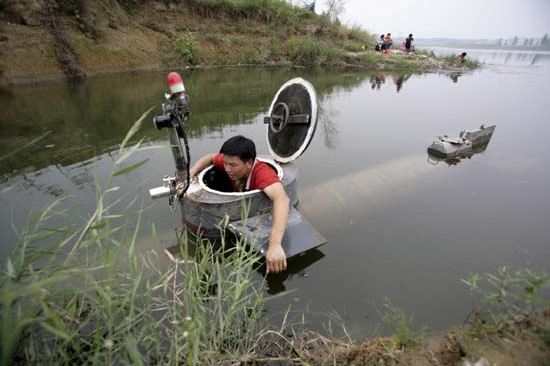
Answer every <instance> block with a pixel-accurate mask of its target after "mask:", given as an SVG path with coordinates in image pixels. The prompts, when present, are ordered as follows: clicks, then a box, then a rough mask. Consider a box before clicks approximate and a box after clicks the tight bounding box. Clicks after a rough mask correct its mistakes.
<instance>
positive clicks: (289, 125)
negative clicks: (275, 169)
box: [264, 78, 317, 163]
mask: <svg viewBox="0 0 550 366" xmlns="http://www.w3.org/2000/svg"><path fill="white" fill-rule="evenodd" d="M264 123H266V124H267V144H268V146H269V153H270V154H271V156H273V159H274V160H275V161H277V162H279V163H288V162H291V161H293V160H295V159H296V158H298V157H299V156H300V155H301V154H302V153H303V152H304V151H305V150H306V149H307V147H308V145H309V143H310V142H311V139H312V138H313V134H314V133H315V128H316V127H317V95H316V93H315V88H314V87H313V85H311V84H310V83H309V82H308V81H306V80H304V79H302V78H295V79H291V80H289V81H287V82H286V83H285V84H284V85H283V86H281V88H280V89H279V91H277V94H275V97H274V98H273V101H272V102H271V106H270V107H269V111H268V116H267V117H265V119H264Z"/></svg>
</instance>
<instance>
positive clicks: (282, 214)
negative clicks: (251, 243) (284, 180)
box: [263, 182, 290, 274]
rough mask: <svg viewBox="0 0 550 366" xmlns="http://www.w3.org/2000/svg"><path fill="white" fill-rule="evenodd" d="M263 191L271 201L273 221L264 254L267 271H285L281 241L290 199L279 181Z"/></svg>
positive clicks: (284, 258)
mask: <svg viewBox="0 0 550 366" xmlns="http://www.w3.org/2000/svg"><path fill="white" fill-rule="evenodd" d="M263 191H264V193H265V194H266V195H267V196H268V197H269V199H271V201H272V202H273V213H272V216H273V223H272V226H271V234H270V235H269V248H268V249H267V254H266V256H265V258H266V263H267V272H266V274H267V273H279V272H283V271H286V255H285V251H284V250H283V246H282V245H281V242H282V240H283V235H284V233H285V228H286V223H287V221H288V209H289V205H290V200H289V199H288V196H287V195H286V192H285V189H284V188H283V185H282V184H281V183H280V182H277V183H273V184H271V185H270V186H267V187H266V188H264V189H263Z"/></svg>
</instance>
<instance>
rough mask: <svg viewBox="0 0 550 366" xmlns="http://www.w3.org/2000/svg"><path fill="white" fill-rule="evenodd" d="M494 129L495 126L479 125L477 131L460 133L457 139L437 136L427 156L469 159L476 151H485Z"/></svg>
mask: <svg viewBox="0 0 550 366" xmlns="http://www.w3.org/2000/svg"><path fill="white" fill-rule="evenodd" d="M495 128H496V125H492V126H489V127H485V126H484V125H481V126H480V127H479V129H477V130H464V131H462V132H460V135H459V136H458V137H449V136H447V135H444V136H438V137H437V139H436V140H434V141H433V142H432V144H431V145H430V146H429V147H428V154H430V155H434V156H436V157H440V158H444V159H451V158H463V157H470V156H472V155H473V154H475V153H476V152H478V151H483V150H485V147H486V146H487V144H488V143H489V141H490V140H491V137H492V136H493V132H494V131H495Z"/></svg>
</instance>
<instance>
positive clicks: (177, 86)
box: [168, 72, 185, 94]
mask: <svg viewBox="0 0 550 366" xmlns="http://www.w3.org/2000/svg"><path fill="white" fill-rule="evenodd" d="M168 86H169V87H170V93H172V94H176V93H183V92H184V91H185V87H184V86H183V80H182V79H181V76H180V74H178V73H177V72H171V73H169V74H168Z"/></svg>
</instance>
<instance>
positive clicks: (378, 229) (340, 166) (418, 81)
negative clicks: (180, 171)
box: [0, 50, 550, 336]
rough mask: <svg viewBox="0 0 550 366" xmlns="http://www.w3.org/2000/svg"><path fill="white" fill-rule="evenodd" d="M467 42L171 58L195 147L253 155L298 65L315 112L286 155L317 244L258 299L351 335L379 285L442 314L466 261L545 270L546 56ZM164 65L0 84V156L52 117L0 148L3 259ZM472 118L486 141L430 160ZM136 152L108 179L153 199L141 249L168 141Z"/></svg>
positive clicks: (455, 297) (455, 310)
mask: <svg viewBox="0 0 550 366" xmlns="http://www.w3.org/2000/svg"><path fill="white" fill-rule="evenodd" d="M440 51H441V52H444V50H440ZM468 55H469V56H472V57H477V58H479V59H480V60H481V61H483V62H484V63H485V68H484V69H482V70H478V71H475V72H473V73H465V74H456V73H455V74H451V75H446V74H424V75H398V74H390V73H374V74H373V73H368V72H342V71H329V70H324V71H321V72H313V71H302V70H298V71H295V70H294V71H292V70H290V71H289V70H268V69H264V70H251V69H235V70H205V71H197V72H193V73H184V75H183V76H184V79H185V81H186V87H187V89H188V91H189V93H190V95H191V98H192V107H191V108H192V111H193V116H192V119H191V121H192V122H191V125H190V134H191V136H192V138H191V141H190V143H191V153H192V157H193V158H197V157H200V156H201V155H202V154H204V153H207V152H215V151H217V150H218V149H219V147H220V145H221V143H222V142H223V141H224V140H225V139H226V138H228V137H230V136H232V135H235V134H244V135H246V136H249V137H251V138H253V139H254V140H255V141H256V142H257V149H258V151H259V152H260V153H267V145H266V141H265V132H264V131H265V126H264V125H263V124H262V118H263V116H264V114H265V112H266V111H267V109H268V107H269V103H270V101H271V98H272V96H273V95H274V93H275V92H276V90H277V89H278V87H279V86H280V85H281V84H282V83H283V82H285V81H286V80H287V79H289V78H291V77H295V76H302V77H305V78H307V79H308V80H310V81H311V82H312V83H313V84H314V85H315V87H316V88H317V91H318V94H319V98H320V105H321V108H322V111H321V115H320V119H319V127H318V129H317V132H316V135H315V137H314V140H313V142H312V143H311V145H310V147H309V149H308V150H307V151H306V152H305V154H304V155H303V156H302V157H300V158H299V159H298V161H297V165H298V167H299V169H300V186H299V195H300V209H301V211H302V212H303V213H304V214H305V215H306V216H307V218H308V219H309V220H310V221H311V223H312V224H313V225H314V226H315V227H316V228H317V229H318V231H319V232H321V234H323V235H324V236H325V237H326V238H327V239H328V244H326V245H325V246H323V247H321V248H320V250H319V251H316V252H312V253H310V254H309V255H308V256H306V257H304V258H302V259H301V260H299V261H297V262H296V263H294V264H293V265H292V266H291V267H292V268H291V271H290V272H291V273H290V274H285V275H282V276H279V277H278V278H272V279H270V280H269V281H268V285H269V293H278V292H280V291H283V290H288V291H290V292H291V293H290V294H288V295H286V296H283V297H280V298H277V299H276V300H273V301H271V302H270V303H269V305H268V307H269V310H270V312H271V313H272V314H277V313H278V312H280V311H285V310H286V309H287V307H288V306H289V304H292V306H293V309H294V310H296V311H297V312H299V311H302V310H308V311H309V312H310V314H311V319H312V326H320V324H321V321H322V320H323V318H324V315H323V316H319V317H318V316H317V315H316V314H329V313H336V314H339V316H340V317H341V318H342V320H343V321H344V323H345V325H346V326H347V329H348V331H350V332H351V334H352V335H353V336H363V335H370V334H373V333H374V332H376V331H377V330H378V329H379V328H378V326H379V324H380V319H381V315H382V309H381V304H382V303H383V302H384V300H385V299H388V300H389V301H391V303H392V304H393V305H395V306H398V307H400V308H402V309H404V310H406V311H407V312H408V313H409V314H411V315H413V316H414V319H415V322H416V323H417V324H419V325H427V326H429V327H430V328H432V329H442V328H444V327H447V326H449V325H454V324H457V323H460V322H462V321H463V320H464V318H465V317H466V315H467V314H468V312H469V310H470V306H471V298H470V295H469V293H468V289H467V288H466V287H465V286H464V285H463V284H461V282H460V278H465V277H466V276H468V274H469V273H470V272H479V273H484V272H490V271H494V270H495V268H496V267H497V266H501V265H508V266H512V267H529V268H532V269H539V270H546V271H549V270H550V264H549V263H550V234H549V232H548V226H549V224H550V219H549V217H550V190H549V189H548V187H550V173H549V172H548V163H546V162H545V161H546V158H547V155H548V152H549V149H548V136H550V127H549V124H548V117H547V116H548V112H547V109H548V100H549V99H548V96H549V95H550V55H549V54H536V53H514V52H493V51H491V52H484V51H469V52H468ZM164 79H165V75H164V73H139V74H128V75H118V76H108V77H97V78H92V79H90V80H89V81H88V82H87V84H86V85H83V86H80V87H71V86H68V85H67V84H65V83H64V82H52V83H42V84H37V85H28V86H18V87H14V88H11V89H9V90H2V91H0V109H1V110H2V114H1V115H0V143H1V144H0V156H4V155H5V154H7V153H9V152H10V151H13V150H14V149H16V148H17V147H20V146H22V145H24V144H25V143H28V142H29V141H31V140H33V139H34V138H36V137H38V136H41V135H42V134H44V133H46V132H48V131H49V132H50V133H49V134H48V135H47V136H46V137H44V138H43V139H42V140H40V141H39V142H38V143H37V144H35V145H33V146H31V147H29V148H27V149H25V150H23V151H21V152H19V153H17V154H16V155H15V156H11V157H9V158H7V159H4V160H1V161H0V179H1V181H0V192H1V193H0V202H1V208H0V220H1V222H0V235H1V238H2V242H1V245H0V257H1V258H6V255H7V254H8V253H9V251H10V250H11V249H12V248H13V244H14V242H15V241H16V232H15V228H17V229H21V228H22V227H23V226H24V224H25V222H26V221H27V218H28V216H29V213H30V212H31V211H33V210H38V209H40V208H41V207H44V206H45V205H47V204H48V203H49V202H51V201H52V200H54V199H56V198H58V197H62V196H66V195H74V196H75V197H73V198H70V199H69V200H68V202H67V205H73V206H77V207H78V212H79V213H80V214H81V215H82V217H86V214H87V213H88V212H90V211H91V210H92V209H93V208H94V205H95V181H96V179H99V180H100V181H101V180H102V179H104V178H105V176H106V175H107V172H108V171H109V170H110V167H111V164H112V163H113V161H114V159H115V158H116V144H117V143H119V142H120V141H121V140H122V138H123V137H124V135H125V133H126V131H127V130H128V129H129V127H130V126H131V125H132V123H133V121H135V120H136V119H137V118H138V117H139V116H140V115H141V114H142V113H143V112H144V111H145V110H146V109H147V108H149V107H151V106H156V107H157V109H156V111H155V112H157V113H158V112H159V110H160V109H159V108H158V106H159V105H160V103H161V102H162V101H163V97H162V95H163V93H164V91H165V87H164ZM482 123H483V124H493V123H495V124H496V125H497V129H496V132H495V134H494V136H493V138H492V141H491V142H490V144H489V146H488V148H487V150H486V151H485V152H483V153H481V154H478V155H475V156H473V157H472V158H471V159H466V160H462V161H461V162H460V163H458V164H456V165H449V164H447V163H446V162H444V161H440V162H436V161H429V160H428V156H427V154H426V148H427V146H428V145H429V144H430V142H431V141H432V140H433V138H434V137H435V136H437V135H440V134H449V135H457V134H458V132H459V131H461V130H462V129H473V128H476V127H478V126H479V125H480V124H482ZM139 137H144V138H145V141H146V143H162V144H166V138H165V134H164V132H163V131H156V130H155V129H154V128H153V126H152V124H151V123H149V122H147V123H146V124H145V125H144V128H143V129H142V130H141V132H140V136H139ZM143 158H149V162H148V163H147V165H145V167H143V168H142V169H140V170H138V171H134V172H132V173H130V174H128V175H126V176H122V177H117V178H116V179H115V182H114V183H115V185H117V186H120V187H121V191H124V192H130V194H132V195H137V196H138V197H140V198H141V197H143V205H144V206H149V205H150V206H151V207H150V209H149V210H148V211H147V212H146V215H145V216H146V217H145V219H144V225H143V226H144V227H145V228H146V229H145V230H144V232H143V235H142V239H141V240H140V246H141V248H142V250H145V249H146V248H148V247H149V246H150V245H151V243H150V239H149V238H150V236H149V228H150V226H151V223H154V224H155V225H156V227H157V230H158V231H159V232H160V237H161V239H162V245H163V246H165V247H169V246H171V245H172V244H173V243H174V240H175V234H174V231H175V230H176V229H177V228H178V227H179V224H178V223H179V216H178V214H177V213H173V212H171V211H170V210H169V208H168V205H167V201H166V200H159V201H155V202H152V201H151V200H150V199H149V198H148V196H147V193H146V192H147V189H148V188H151V187H156V186H158V185H159V183H160V178H161V177H162V176H163V175H165V174H171V173H172V172H173V170H174V167H173V162H172V158H171V154H170V152H169V150H150V151H147V152H143V153H140V154H138V156H136V157H135V158H133V159H134V161H138V160H141V159H143ZM133 190H134V191H133ZM132 192H135V193H132ZM140 204H141V201H140ZM164 260H165V261H166V265H167V266H168V265H170V263H169V262H168V260H167V259H164ZM3 262H4V260H3Z"/></svg>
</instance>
